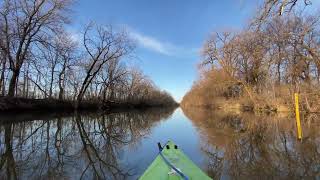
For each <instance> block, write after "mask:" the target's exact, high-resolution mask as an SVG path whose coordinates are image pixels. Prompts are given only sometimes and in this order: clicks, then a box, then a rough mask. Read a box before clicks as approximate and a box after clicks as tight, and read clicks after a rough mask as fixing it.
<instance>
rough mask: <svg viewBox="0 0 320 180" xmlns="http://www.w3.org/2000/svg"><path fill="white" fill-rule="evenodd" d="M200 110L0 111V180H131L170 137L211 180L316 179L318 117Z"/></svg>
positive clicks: (318, 168) (319, 149)
mask: <svg viewBox="0 0 320 180" xmlns="http://www.w3.org/2000/svg"><path fill="white" fill-rule="evenodd" d="M302 119H303V121H302V125H303V139H302V141H298V140H297V139H296V127H295V121H294V118H292V117H290V116H289V115H279V114H278V115H254V114H250V113H236V112H221V111H220V112H219V111H210V110H206V109H185V110H184V111H183V110H182V109H181V108H178V109H149V110H144V111H126V112H113V113H89V112H87V113H72V114H60V113H32V114H30V113H28V114H15V115H12V114H11V115H10V114H6V115H0V120H1V121H0V123H1V124H0V158H1V159H0V168H1V169H0V179H137V178H138V177H139V176H140V175H141V174H142V173H143V172H144V170H145V169H146V168H147V167H148V165H149V164H150V163H151V162H152V160H153V159H154V158H155V157H156V156H157V154H158V147H157V143H158V142H161V143H162V144H165V142H166V141H168V140H173V141H174V142H175V143H176V144H178V146H179V147H180V149H182V150H183V151H184V152H185V154H186V155H187V156H188V157H190V159H191V160H192V161H193V162H195V163H196V164H197V165H198V166H199V167H200V168H201V169H202V170H203V171H205V172H206V173H207V174H208V175H209V176H211V177H212V178H214V179H320V131H319V129H320V119H319V117H318V115H308V116H305V117H303V118H302Z"/></svg>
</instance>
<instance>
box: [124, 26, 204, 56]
mask: <svg viewBox="0 0 320 180" xmlns="http://www.w3.org/2000/svg"><path fill="white" fill-rule="evenodd" d="M128 29H129V33H130V35H131V37H132V38H133V39H135V40H136V41H137V43H138V44H139V45H141V46H142V47H144V48H146V49H149V50H151V51H154V52H157V53H160V54H162V55H166V56H177V57H183V56H186V55H191V54H192V55H196V54H197V53H198V48H184V47H181V46H177V45H175V44H172V43H170V42H164V41H161V40H159V39H157V38H155V37H152V36H148V35H145V34H142V33H140V32H137V31H134V30H132V29H131V28H128Z"/></svg>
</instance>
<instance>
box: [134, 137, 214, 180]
mask: <svg viewBox="0 0 320 180" xmlns="http://www.w3.org/2000/svg"><path fill="white" fill-rule="evenodd" d="M161 154H162V155H161ZM168 162H169V163H168ZM171 165H172V166H173V167H172V166H171ZM174 168H176V169H177V170H178V171H180V172H181V173H182V174H183V175H185V176H186V177H187V179H189V180H190V179H201V180H207V179H208V180H209V179H211V178H210V177H209V176H207V175H206V174H205V173H204V172H203V171H202V170H201V169H200V168H199V167H198V166H196V165H195V164H194V163H193V162H192V161H191V160H190V159H189V158H188V157H187V156H186V155H185V154H184V153H183V152H182V151H181V150H180V149H179V148H178V147H177V146H176V145H175V144H174V143H173V142H172V141H169V142H168V143H167V144H166V145H165V146H164V147H163V149H162V150H161V151H160V153H159V155H158V156H157V157H156V158H155V159H154V161H153V162H152V163H151V165H150V166H149V167H148V168H147V170H146V171H145V172H144V174H143V175H142V176H141V177H140V178H139V180H150V179H159V180H180V179H186V178H184V177H183V176H182V175H180V174H179V173H178V172H177V171H176V170H174Z"/></svg>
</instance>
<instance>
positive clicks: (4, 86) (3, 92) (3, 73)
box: [0, 59, 6, 96]
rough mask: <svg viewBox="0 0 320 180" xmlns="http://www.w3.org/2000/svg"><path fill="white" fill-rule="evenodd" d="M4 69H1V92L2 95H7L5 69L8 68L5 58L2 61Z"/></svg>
mask: <svg viewBox="0 0 320 180" xmlns="http://www.w3.org/2000/svg"><path fill="white" fill-rule="evenodd" d="M1 69H2V71H1V77H0V83H1V94H2V96H4V95H5V92H6V84H5V80H4V76H5V70H6V60H5V59H3V62H2V68H1Z"/></svg>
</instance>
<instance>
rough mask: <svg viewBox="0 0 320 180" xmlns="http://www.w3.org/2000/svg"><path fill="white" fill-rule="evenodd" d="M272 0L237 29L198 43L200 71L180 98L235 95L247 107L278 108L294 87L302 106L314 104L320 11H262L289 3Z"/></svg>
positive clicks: (319, 73)
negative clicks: (260, 11) (197, 77)
mask: <svg viewBox="0 0 320 180" xmlns="http://www.w3.org/2000/svg"><path fill="white" fill-rule="evenodd" d="M275 2H277V3H278V4H277V3H275V5H276V6H274V7H273V8H275V10H274V9H272V7H269V6H268V5H270V4H268V3H270V2H269V1H266V3H265V5H264V6H263V7H264V8H266V9H264V11H263V12H262V15H261V14H259V15H258V16H257V17H259V18H257V20H258V21H255V23H254V24H251V25H250V26H249V27H246V28H244V29H243V30H242V31H239V32H232V31H225V32H222V33H220V32H215V33H212V34H211V36H210V37H209V38H208V39H207V40H206V42H205V43H204V46H203V48H202V59H203V61H202V62H201V65H200V67H201V68H200V69H201V77H200V79H199V80H198V81H197V82H196V83H195V85H194V86H193V87H192V89H191V91H190V92H188V94H187V95H186V96H185V97H184V99H183V102H182V104H184V105H186V106H188V105H204V106H211V105H212V106H214V104H215V103H217V101H219V100H222V101H225V100H236V101H237V102H240V103H242V104H246V106H250V107H251V108H260V109H261V108H263V109H266V108H267V109H269V110H280V106H283V107H290V105H291V103H292V97H293V93H294V92H298V93H300V95H301V97H302V98H301V99H302V103H303V107H304V109H305V110H308V111H317V110H318V108H320V104H319V101H318V97H320V96H319V95H320V94H319V93H318V91H319V89H320V88H319V87H320V22H319V16H320V14H311V15H310V14H308V15H306V13H303V12H301V11H298V10H292V11H290V12H289V13H286V14H282V15H281V16H279V15H270V16H268V14H266V13H267V12H270V11H271V12H275V11H276V12H278V11H277V10H278V9H280V13H281V12H283V11H284V10H283V9H284V8H289V10H291V9H293V8H294V6H295V4H282V3H281V2H282V1H275ZM298 2H299V1H298ZM301 2H302V1H301ZM290 3H291V2H290ZM305 5H309V4H305ZM270 8H271V9H270ZM285 10H286V9H285ZM266 11H267V12H266ZM285 12H286V11H285ZM284 109H285V108H284Z"/></svg>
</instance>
